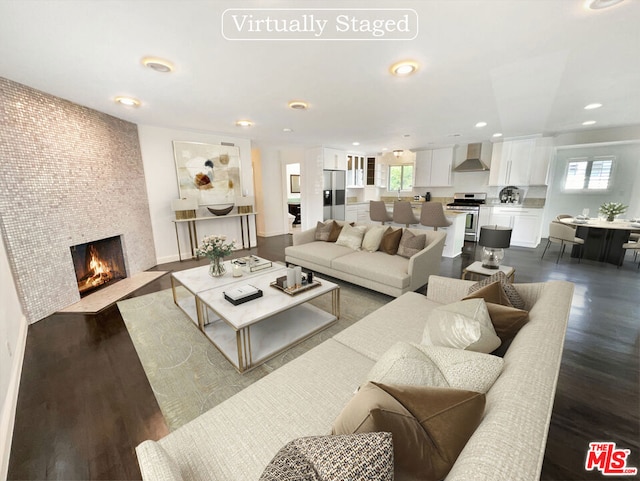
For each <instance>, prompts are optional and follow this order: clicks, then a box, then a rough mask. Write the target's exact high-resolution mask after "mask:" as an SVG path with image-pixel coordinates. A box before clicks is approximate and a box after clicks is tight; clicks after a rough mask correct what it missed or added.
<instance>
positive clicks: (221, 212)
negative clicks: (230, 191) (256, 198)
mask: <svg viewBox="0 0 640 481" xmlns="http://www.w3.org/2000/svg"><path fill="white" fill-rule="evenodd" d="M233 207H234V204H231V205H227V206H225V207H221V208H218V209H214V208H213V207H207V210H208V211H209V212H211V213H212V214H213V215H227V214H228V213H229V212H231V211H232V210H233Z"/></svg>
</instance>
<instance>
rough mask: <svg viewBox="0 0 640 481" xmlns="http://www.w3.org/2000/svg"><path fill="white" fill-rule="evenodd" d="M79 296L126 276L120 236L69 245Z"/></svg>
mask: <svg viewBox="0 0 640 481" xmlns="http://www.w3.org/2000/svg"><path fill="white" fill-rule="evenodd" d="M71 257H72V259H73V267H74V269H75V272H76V279H77V281H78V291H79V292H80V297H84V296H86V295H87V294H90V293H91V292H93V291H95V290H96V289H100V288H102V287H106V286H107V285H110V284H113V283H114V282H117V281H119V280H120V279H124V278H125V277H127V270H126V267H125V263H124V254H123V252H122V240H121V238H120V236H115V237H109V238H107V239H100V240H96V241H92V242H87V243H85V244H78V245H75V246H72V247H71Z"/></svg>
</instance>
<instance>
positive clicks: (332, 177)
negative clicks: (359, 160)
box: [322, 170, 347, 220]
mask: <svg viewBox="0 0 640 481" xmlns="http://www.w3.org/2000/svg"><path fill="white" fill-rule="evenodd" d="M323 173H324V185H323V190H322V202H323V204H322V206H323V220H327V219H335V220H344V209H345V201H346V178H347V173H346V172H345V171H344V170H325V171H324V172H323Z"/></svg>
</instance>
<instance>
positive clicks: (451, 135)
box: [449, 133, 462, 137]
mask: <svg viewBox="0 0 640 481" xmlns="http://www.w3.org/2000/svg"><path fill="white" fill-rule="evenodd" d="M461 136H462V134H458V133H455V134H449V137H461Z"/></svg>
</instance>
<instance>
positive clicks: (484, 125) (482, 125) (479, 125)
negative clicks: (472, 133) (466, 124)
mask: <svg viewBox="0 0 640 481" xmlns="http://www.w3.org/2000/svg"><path fill="white" fill-rule="evenodd" d="M486 126H487V123H486V122H478V123H477V124H476V127H486Z"/></svg>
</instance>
